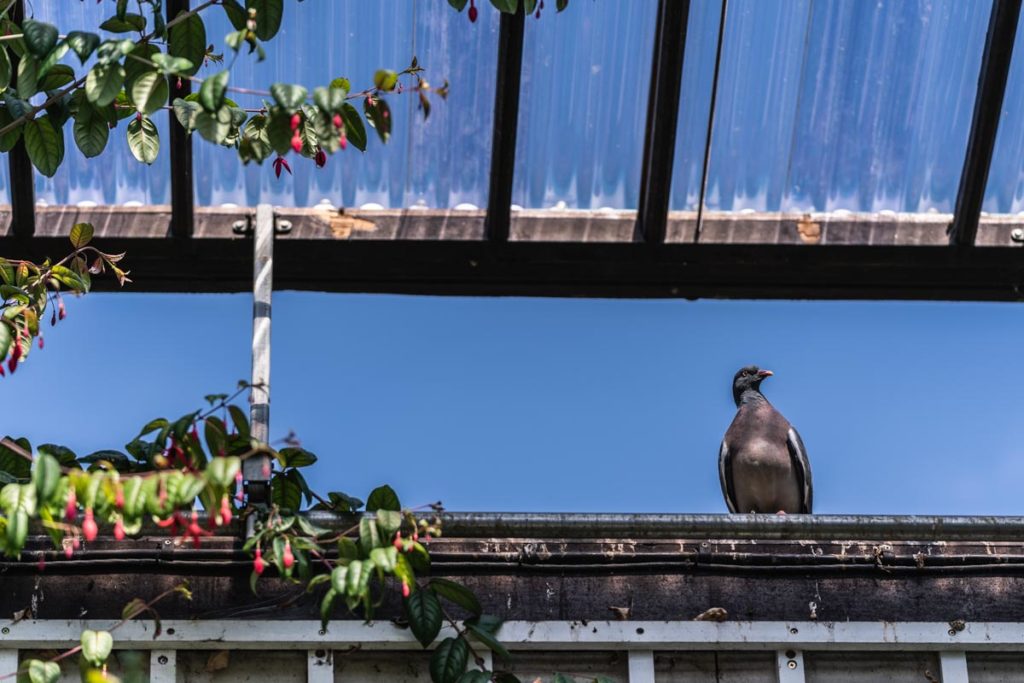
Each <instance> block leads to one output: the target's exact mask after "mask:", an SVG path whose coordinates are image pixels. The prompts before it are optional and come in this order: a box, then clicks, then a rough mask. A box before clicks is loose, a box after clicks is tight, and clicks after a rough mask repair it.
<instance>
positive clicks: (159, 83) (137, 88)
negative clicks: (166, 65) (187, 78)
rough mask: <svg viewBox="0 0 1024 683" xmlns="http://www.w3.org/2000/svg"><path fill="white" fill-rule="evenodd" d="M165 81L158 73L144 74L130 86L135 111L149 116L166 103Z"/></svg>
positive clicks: (166, 87) (166, 88) (166, 89)
mask: <svg viewBox="0 0 1024 683" xmlns="http://www.w3.org/2000/svg"><path fill="white" fill-rule="evenodd" d="M167 95H168V86H167V79H166V78H165V77H164V75H163V74H162V73H160V72H158V71H150V72H148V73H144V74H142V75H141V76H139V77H138V78H137V79H135V83H134V84H133V85H132V100H133V101H134V102H135V109H136V111H139V112H141V113H143V114H146V115H147V116H149V115H150V114H152V113H153V112H155V111H157V110H158V109H160V107H162V106H164V104H165V103H166V102H167Z"/></svg>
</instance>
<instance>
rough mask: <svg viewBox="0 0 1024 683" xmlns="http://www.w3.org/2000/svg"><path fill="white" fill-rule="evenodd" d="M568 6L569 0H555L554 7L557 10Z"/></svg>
mask: <svg viewBox="0 0 1024 683" xmlns="http://www.w3.org/2000/svg"><path fill="white" fill-rule="evenodd" d="M568 6H569V0H557V2H555V9H556V10H558V11H559V12H561V11H562V10H564V9H565V8H566V7H568Z"/></svg>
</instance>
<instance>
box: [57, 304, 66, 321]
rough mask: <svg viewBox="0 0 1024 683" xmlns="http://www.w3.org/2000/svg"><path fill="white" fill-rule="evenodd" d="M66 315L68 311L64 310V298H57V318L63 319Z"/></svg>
mask: <svg viewBox="0 0 1024 683" xmlns="http://www.w3.org/2000/svg"><path fill="white" fill-rule="evenodd" d="M67 315H68V312H67V311H66V310H64V299H57V319H58V320H63V319H64V318H66V317H67Z"/></svg>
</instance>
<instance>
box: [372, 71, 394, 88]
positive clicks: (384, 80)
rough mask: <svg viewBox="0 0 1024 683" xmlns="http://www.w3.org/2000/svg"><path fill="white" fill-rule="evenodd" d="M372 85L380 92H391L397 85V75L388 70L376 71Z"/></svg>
mask: <svg viewBox="0 0 1024 683" xmlns="http://www.w3.org/2000/svg"><path fill="white" fill-rule="evenodd" d="M373 85H374V86H375V87H377V88H379V89H380V90H387V91H391V90H394V89H395V86H396V85H398V74H396V73H395V72H394V71H390V70H388V69H378V70H377V72H376V73H375V74H373Z"/></svg>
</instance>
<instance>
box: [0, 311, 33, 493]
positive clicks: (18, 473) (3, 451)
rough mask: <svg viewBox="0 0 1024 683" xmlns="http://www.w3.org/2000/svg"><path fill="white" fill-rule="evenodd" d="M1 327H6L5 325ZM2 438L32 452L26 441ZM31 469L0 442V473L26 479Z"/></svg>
mask: <svg viewBox="0 0 1024 683" xmlns="http://www.w3.org/2000/svg"><path fill="white" fill-rule="evenodd" d="M3 327H6V325H4V326H3ZM4 438H6V439H10V440H11V441H13V442H14V443H16V444H18V446H20V447H21V449H22V450H23V451H25V452H26V453H31V452H32V444H30V443H29V441H28V439H25V438H20V439H12V438H11V437H9V436H7V437H4ZM31 469H32V463H31V462H29V461H28V460H27V459H25V458H24V457H22V456H21V454H20V453H16V452H14V451H13V450H11V449H10V448H8V447H7V446H4V445H3V443H2V442H0V472H6V473H7V474H9V475H11V476H12V477H15V478H17V479H28V478H29V475H30V473H31Z"/></svg>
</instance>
